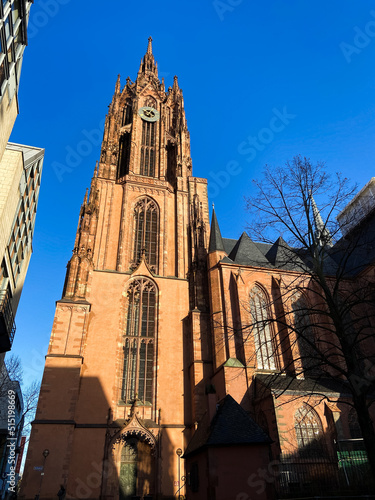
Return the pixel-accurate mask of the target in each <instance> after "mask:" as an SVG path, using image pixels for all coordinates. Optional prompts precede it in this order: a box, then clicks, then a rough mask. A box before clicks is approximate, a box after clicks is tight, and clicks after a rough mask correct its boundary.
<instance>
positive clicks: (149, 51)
mask: <svg viewBox="0 0 375 500" xmlns="http://www.w3.org/2000/svg"><path fill="white" fill-rule="evenodd" d="M147 54H150V55H152V37H151V36H149V37H148V45H147Z"/></svg>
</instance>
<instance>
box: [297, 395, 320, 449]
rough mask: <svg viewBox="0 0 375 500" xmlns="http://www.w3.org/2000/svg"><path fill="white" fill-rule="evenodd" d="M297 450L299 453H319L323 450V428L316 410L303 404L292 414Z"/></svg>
mask: <svg viewBox="0 0 375 500" xmlns="http://www.w3.org/2000/svg"><path fill="white" fill-rule="evenodd" d="M294 428H295V430H296V437H297V444H298V450H299V452H300V454H305V453H306V455H310V454H311V452H313V453H315V454H320V453H322V451H323V446H322V445H323V443H322V438H323V428H322V423H321V421H320V418H319V415H318V414H317V413H316V411H315V410H314V409H313V408H311V407H310V406H308V405H307V404H304V405H303V406H302V408H298V410H297V411H296V413H295V416H294Z"/></svg>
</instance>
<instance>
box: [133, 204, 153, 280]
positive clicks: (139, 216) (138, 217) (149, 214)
mask: <svg viewBox="0 0 375 500" xmlns="http://www.w3.org/2000/svg"><path fill="white" fill-rule="evenodd" d="M158 235H159V210H158V206H157V204H156V203H155V202H154V200H152V199H151V198H147V197H146V198H142V199H141V200H139V201H138V202H137V203H136V205H135V207H134V250H133V263H134V264H137V263H138V262H139V260H140V258H141V256H142V253H143V252H144V254H145V258H146V261H147V263H148V265H149V266H150V267H151V268H152V269H153V270H154V271H155V272H156V271H157V266H158Z"/></svg>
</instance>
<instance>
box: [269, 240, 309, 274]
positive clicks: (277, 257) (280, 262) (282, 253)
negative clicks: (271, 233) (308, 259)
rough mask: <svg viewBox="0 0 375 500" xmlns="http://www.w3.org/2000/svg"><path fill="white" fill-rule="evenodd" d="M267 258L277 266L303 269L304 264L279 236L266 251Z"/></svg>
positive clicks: (292, 269)
mask: <svg viewBox="0 0 375 500" xmlns="http://www.w3.org/2000/svg"><path fill="white" fill-rule="evenodd" d="M266 257H267V259H268V260H269V261H270V262H271V264H273V265H274V266H275V267H277V268H279V269H280V268H281V269H287V270H289V271H303V270H305V269H306V265H305V264H304V263H303V261H302V260H301V259H300V258H299V257H298V256H297V255H296V253H295V252H294V251H293V249H292V248H291V247H290V246H289V245H288V243H286V242H285V241H284V240H283V238H282V237H281V236H280V237H279V238H278V239H277V240H276V241H275V243H274V244H273V245H272V246H271V248H270V249H269V250H268V252H267V253H266Z"/></svg>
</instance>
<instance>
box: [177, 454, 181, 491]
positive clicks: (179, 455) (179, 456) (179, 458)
mask: <svg viewBox="0 0 375 500" xmlns="http://www.w3.org/2000/svg"><path fill="white" fill-rule="evenodd" d="M176 455H177V456H178V490H177V493H179V491H180V489H181V487H180V460H181V455H182V450H181V448H177V450H176Z"/></svg>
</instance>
